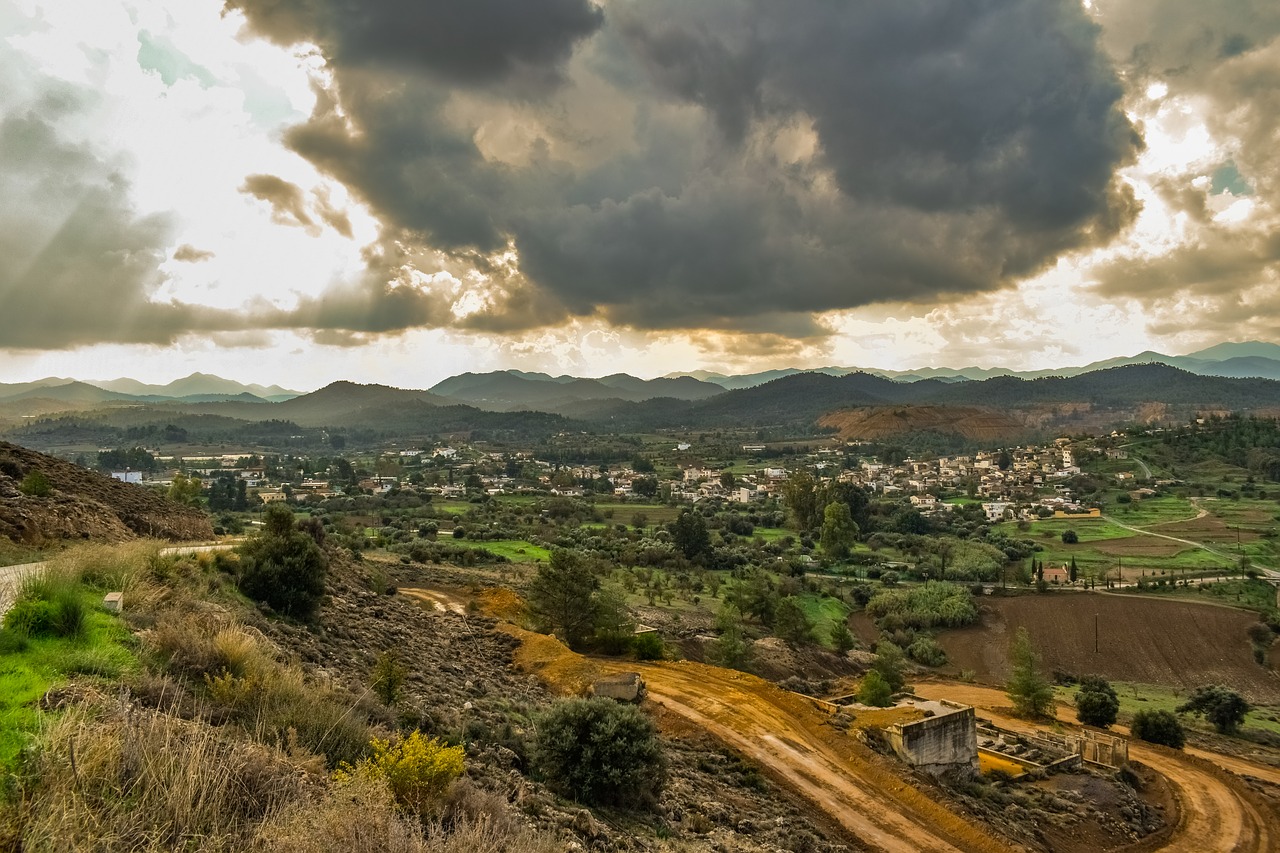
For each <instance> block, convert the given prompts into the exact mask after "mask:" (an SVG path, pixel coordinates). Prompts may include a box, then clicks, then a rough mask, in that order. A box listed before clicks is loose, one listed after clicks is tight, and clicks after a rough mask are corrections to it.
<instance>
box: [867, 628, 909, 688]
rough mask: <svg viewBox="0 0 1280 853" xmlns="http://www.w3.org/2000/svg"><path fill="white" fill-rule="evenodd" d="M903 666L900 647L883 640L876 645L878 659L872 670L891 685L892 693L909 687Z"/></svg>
mask: <svg viewBox="0 0 1280 853" xmlns="http://www.w3.org/2000/svg"><path fill="white" fill-rule="evenodd" d="M903 664H904V657H903V654H902V649H900V648H898V646H896V645H894V644H893V643H891V642H889V641H888V640H881V641H880V642H879V643H877V644H876V659H875V662H874V663H872V664H871V668H872V669H873V670H875V671H876V672H877V673H879V674H880V677H881V678H883V679H884V681H885V683H886V684H888V685H889V692H891V693H897V692H899V691H900V690H902V688H904V687H906V686H907V679H906V676H905V675H904V674H903V671H902V668H903Z"/></svg>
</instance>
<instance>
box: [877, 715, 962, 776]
mask: <svg viewBox="0 0 1280 853" xmlns="http://www.w3.org/2000/svg"><path fill="white" fill-rule="evenodd" d="M898 707H900V708H901V707H914V708H916V709H918V710H920V711H923V712H924V714H925V718H924V719H923V720H915V721H914V722H910V723H896V724H894V725H891V726H889V728H888V729H887V730H886V732H885V734H886V735H887V737H888V739H889V745H890V746H892V747H893V751H894V752H895V753H897V754H898V757H899V758H901V759H902V760H903V761H905V762H907V763H908V764H910V765H911V766H912V767H915V768H916V769H917V770H923V771H924V772H926V773H929V774H932V775H934V776H938V775H941V774H943V773H947V772H950V771H954V770H972V771H974V772H977V770H978V730H977V720H976V718H975V716H974V713H973V708H971V707H969V706H968V705H958V704H956V703H954V702H947V701H946V700H939V701H929V700H924V699H908V700H907V701H906V702H903V703H901V704H899V705H898Z"/></svg>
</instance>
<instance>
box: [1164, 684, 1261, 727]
mask: <svg viewBox="0 0 1280 853" xmlns="http://www.w3.org/2000/svg"><path fill="white" fill-rule="evenodd" d="M1177 711H1178V713H1179V714H1186V713H1192V714H1195V715H1197V716H1203V717H1204V718H1205V719H1206V720H1208V721H1209V722H1211V723H1213V727H1214V728H1215V729H1217V730H1218V733H1219V734H1224V735H1225V734H1231V733H1233V732H1234V731H1235V730H1236V729H1237V728H1239V726H1240V724H1241V723H1243V722H1244V716H1245V714H1247V713H1249V703H1248V702H1246V701H1245V700H1244V697H1243V696H1241V695H1240V694H1239V693H1237V692H1235V691H1234V690H1232V689H1230V688H1229V687H1223V686H1222V685H1220V684H1210V685H1207V686H1204V687H1197V688H1196V691H1195V692H1194V693H1192V694H1191V698H1189V699H1188V700H1187V701H1186V702H1184V703H1182V705H1180V706H1179V707H1178V708H1177Z"/></svg>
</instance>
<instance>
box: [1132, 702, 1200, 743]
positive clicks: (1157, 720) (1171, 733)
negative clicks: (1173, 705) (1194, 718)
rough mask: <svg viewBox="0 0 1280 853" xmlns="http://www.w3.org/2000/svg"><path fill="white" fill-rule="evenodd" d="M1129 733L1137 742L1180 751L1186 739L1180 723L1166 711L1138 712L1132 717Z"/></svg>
mask: <svg viewBox="0 0 1280 853" xmlns="http://www.w3.org/2000/svg"><path fill="white" fill-rule="evenodd" d="M1129 732H1130V733H1131V734H1132V735H1133V736H1134V737H1136V738H1137V739H1138V740H1145V741H1146V742H1147V743H1158V744H1161V745H1163V746H1169V747H1173V748H1174V749H1182V745H1183V744H1184V743H1186V739H1187V738H1186V734H1185V733H1184V732H1183V731H1182V723H1180V722H1178V718H1177V717H1175V716H1174V715H1173V714H1171V713H1170V712H1168V711H1139V712H1138V713H1136V714H1134V715H1133V723H1132V724H1131V725H1130V726H1129Z"/></svg>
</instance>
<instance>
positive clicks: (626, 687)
mask: <svg viewBox="0 0 1280 853" xmlns="http://www.w3.org/2000/svg"><path fill="white" fill-rule="evenodd" d="M644 692H645V687H644V679H643V678H641V677H640V673H638V672H622V673H619V674H617V675H606V676H605V677H604V678H597V679H596V681H595V683H594V684H592V685H591V695H592V696H603V697H605V698H607V699H615V700H617V701H619V702H631V703H637V702H639V701H640V700H641V699H643V698H644Z"/></svg>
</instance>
